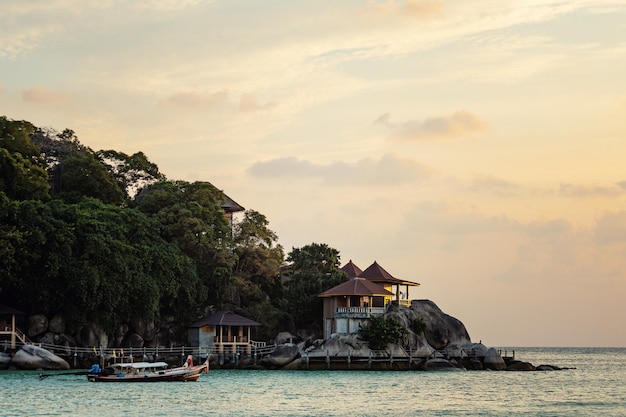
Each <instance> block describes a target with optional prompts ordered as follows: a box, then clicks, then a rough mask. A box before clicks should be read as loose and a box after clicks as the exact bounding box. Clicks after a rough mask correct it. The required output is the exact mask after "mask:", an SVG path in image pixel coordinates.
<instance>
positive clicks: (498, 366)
mask: <svg viewBox="0 0 626 417" xmlns="http://www.w3.org/2000/svg"><path fill="white" fill-rule="evenodd" d="M483 366H484V367H485V369H491V370H492V371H501V370H503V369H506V363H505V362H504V359H502V356H500V353H498V351H497V350H496V349H495V348H489V349H487V352H486V354H485V359H484V360H483Z"/></svg>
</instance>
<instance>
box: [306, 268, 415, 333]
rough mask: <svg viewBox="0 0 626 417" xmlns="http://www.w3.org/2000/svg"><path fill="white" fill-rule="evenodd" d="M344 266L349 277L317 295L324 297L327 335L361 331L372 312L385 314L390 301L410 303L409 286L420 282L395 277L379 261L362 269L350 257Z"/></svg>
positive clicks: (373, 314)
mask: <svg viewBox="0 0 626 417" xmlns="http://www.w3.org/2000/svg"><path fill="white" fill-rule="evenodd" d="M341 270H342V271H344V272H345V273H346V275H347V277H348V280H347V281H345V282H343V283H341V284H339V285H337V286H335V287H333V288H331V289H329V290H326V291H324V292H322V293H321V294H319V295H318V297H320V298H323V299H324V318H323V320H324V323H323V327H324V338H326V339H328V338H330V336H331V335H332V334H333V333H343V334H352V333H356V332H358V330H359V328H360V327H361V326H363V325H364V324H365V323H366V322H367V321H368V320H369V319H370V318H371V317H372V316H375V315H382V314H384V313H385V312H386V311H387V307H388V306H389V304H392V303H393V304H397V305H400V306H405V307H406V306H409V305H410V304H411V301H410V299H409V287H417V286H419V285H420V284H418V283H416V282H412V281H407V280H401V279H398V278H396V277H394V276H393V275H391V274H390V273H389V272H387V271H385V269H384V268H383V267H381V266H380V265H379V264H378V263H377V262H374V263H373V264H372V265H370V266H369V267H368V268H367V269H366V270H365V271H362V270H361V269H360V268H359V267H358V266H356V265H355V264H354V263H353V262H352V260H350V262H348V263H347V264H346V265H344V266H343V267H342V268H341Z"/></svg>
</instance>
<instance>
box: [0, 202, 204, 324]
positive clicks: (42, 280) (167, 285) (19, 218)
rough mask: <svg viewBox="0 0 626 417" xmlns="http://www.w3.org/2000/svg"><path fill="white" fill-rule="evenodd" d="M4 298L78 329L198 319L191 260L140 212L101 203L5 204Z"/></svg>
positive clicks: (1, 215) (0, 217)
mask: <svg viewBox="0 0 626 417" xmlns="http://www.w3.org/2000/svg"><path fill="white" fill-rule="evenodd" d="M0 204H1V205H0V224H1V225H2V229H0V230H1V231H2V234H0V245H1V246H0V247H2V248H3V249H2V251H3V252H5V253H6V254H9V255H11V256H6V257H5V256H3V257H2V258H1V259H0V270H2V271H5V274H4V276H3V280H2V283H1V284H0V288H1V290H2V292H1V293H0V300H2V302H5V303H7V302H10V304H12V305H17V307H20V308H23V309H25V310H26V311H29V312H31V313H32V312H42V313H46V314H56V313H60V314H62V315H63V316H64V317H65V318H66V320H67V322H68V325H69V326H70V327H71V328H73V329H74V330H77V329H79V328H80V327H81V326H82V325H84V324H85V323H87V321H89V320H93V319H98V320H100V322H101V323H103V325H104V326H105V328H106V329H108V331H110V332H112V331H113V330H114V329H115V328H117V327H118V326H119V325H120V324H122V323H127V322H129V321H130V320H131V319H135V318H141V319H146V320H152V319H156V318H158V317H159V316H160V315H162V314H176V315H177V316H179V317H181V318H191V317H193V318H195V313H196V311H197V308H198V305H199V300H198V299H197V295H198V294H199V293H200V294H201V293H202V291H198V287H200V286H201V285H200V281H199V279H198V277H197V275H196V272H195V265H194V264H193V262H192V261H191V260H190V259H189V258H188V257H186V256H185V255H184V254H182V253H181V252H180V250H179V249H178V248H177V247H176V246H173V245H170V244H168V243H167V242H165V241H163V240H162V239H161V238H160V236H159V225H158V223H157V222H155V221H154V220H153V219H150V218H148V217H147V216H145V215H144V214H142V213H141V212H139V211H137V210H131V209H123V208H119V207H116V206H112V205H107V204H104V203H102V202H101V201H98V200H95V199H82V200H81V201H80V202H78V203H77V204H67V203H64V202H62V201H60V200H53V201H51V202H50V203H48V204H46V203H43V202H39V201H34V200H30V201H22V202H19V201H10V200H8V199H6V198H4V199H0Z"/></svg>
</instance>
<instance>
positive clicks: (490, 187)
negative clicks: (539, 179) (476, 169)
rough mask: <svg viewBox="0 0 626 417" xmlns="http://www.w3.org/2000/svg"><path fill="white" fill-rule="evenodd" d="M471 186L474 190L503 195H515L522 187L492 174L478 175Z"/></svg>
mask: <svg viewBox="0 0 626 417" xmlns="http://www.w3.org/2000/svg"><path fill="white" fill-rule="evenodd" d="M470 188H471V189H472V190H474V191H484V192H489V193H492V194H495V195H498V196H501V197H509V196H513V195H515V194H517V193H518V192H519V191H520V189H521V187H520V185H518V184H515V183H512V182H510V181H507V180H504V179H502V178H497V177H495V176H493V175H490V174H487V175H479V176H476V177H475V178H474V180H473V181H472V184H471V186H470Z"/></svg>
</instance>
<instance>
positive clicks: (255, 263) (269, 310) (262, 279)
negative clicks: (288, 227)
mask: <svg viewBox="0 0 626 417" xmlns="http://www.w3.org/2000/svg"><path fill="white" fill-rule="evenodd" d="M268 226H269V222H268V220H267V218H266V217H265V216H264V215H263V214H261V213H259V212H257V211H254V210H247V211H246V212H245V213H244V215H243V219H242V220H241V221H239V222H237V223H236V224H235V227H234V236H233V241H234V245H235V246H234V248H235V249H234V250H235V255H236V256H237V261H236V263H235V266H234V281H233V283H232V288H233V290H234V291H236V293H237V294H238V298H239V300H238V306H237V307H238V308H240V309H241V312H242V313H243V314H244V315H246V316H247V317H250V318H252V319H254V320H256V321H258V322H260V323H263V324H264V325H265V327H264V328H262V329H260V331H261V332H265V334H266V335H267V336H268V337H272V336H275V335H276V333H277V332H278V331H280V326H281V325H282V323H283V320H284V314H283V312H282V310H280V309H279V308H277V307H276V306H274V305H272V304H271V303H270V300H271V299H275V298H276V297H277V296H279V295H280V290H281V281H280V274H281V266H282V265H283V262H284V257H285V256H284V253H283V248H282V246H281V245H279V244H278V236H277V235H276V233H274V232H273V231H272V230H270V229H269V227H268Z"/></svg>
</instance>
